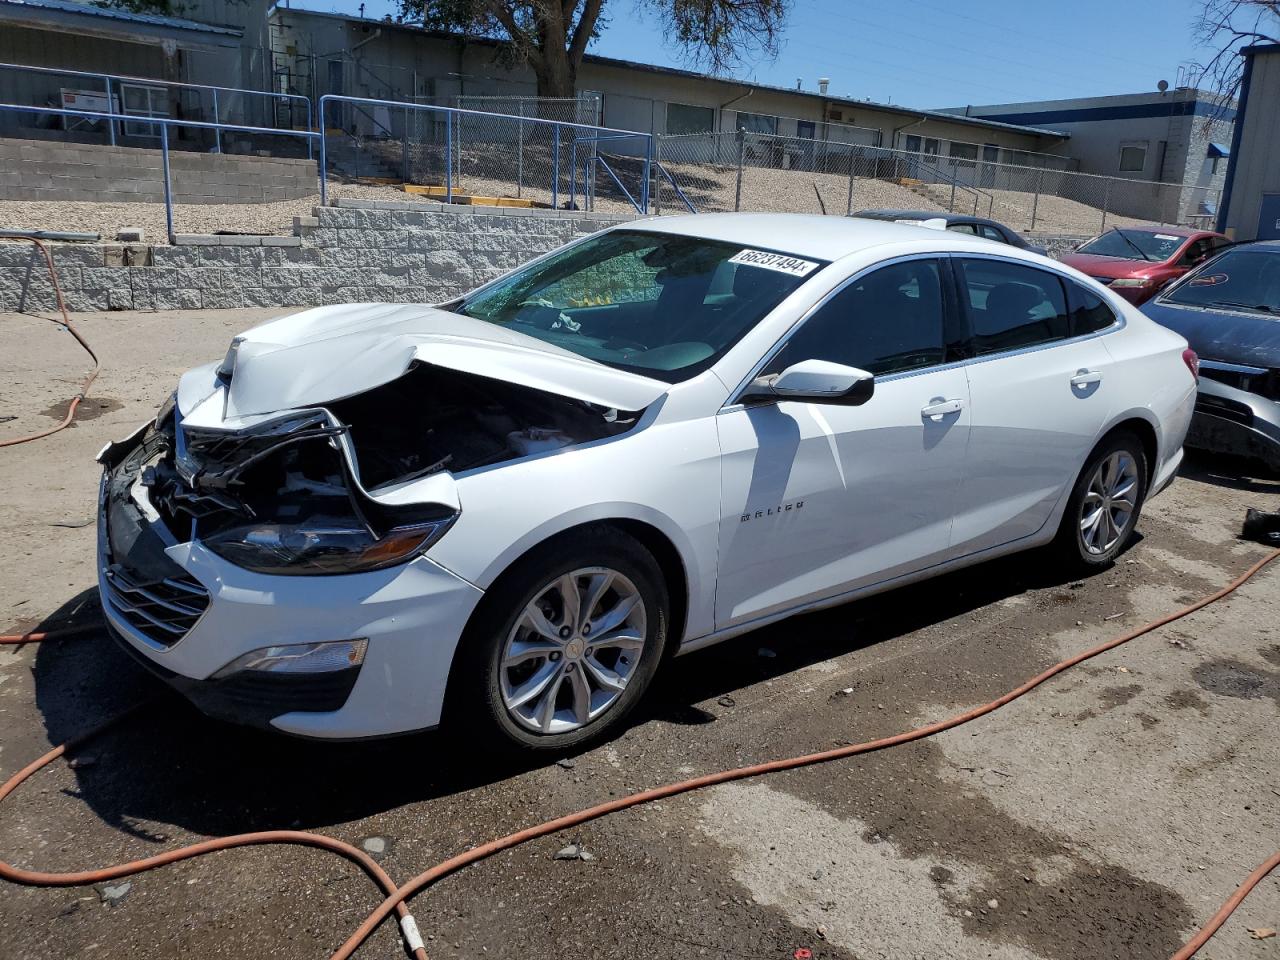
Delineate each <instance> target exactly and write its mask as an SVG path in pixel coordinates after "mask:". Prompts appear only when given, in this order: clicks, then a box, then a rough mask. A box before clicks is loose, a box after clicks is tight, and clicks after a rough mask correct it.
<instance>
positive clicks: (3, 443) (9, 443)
mask: <svg viewBox="0 0 1280 960" xmlns="http://www.w3.org/2000/svg"><path fill="white" fill-rule="evenodd" d="M6 239H11V240H27V241H30V242H31V243H34V244H35V245H36V246H37V247H39V248H40V252H41V253H43V254H44V262H45V265H46V266H47V267H48V268H49V282H50V283H52V284H53V295H54V298H55V299H56V300H57V303H58V311H59V312H60V313H61V314H62V319H61V320H54V319H52V318H50V317H45V318H44V319H46V320H48V321H49V322H50V323H60V324H62V325H63V326H64V327H66V328H67V332H68V333H70V334H71V335H72V336H73V337H75V338H76V341H77V342H78V343H79V344H80V346H82V347H84V349H85V352H86V353H88V354H89V356H90V357H92V358H93V369H92V370H90V371H89V375H88V376H87V377H85V378H84V383H83V384H81V386H80V392H79V393H77V394H76V395H75V396H74V397H72V398H71V403H70V404H69V405H68V407H67V415H66V416H65V417H63V418H62V422H61V423H59V424H58V425H57V426H54V427H50V428H49V429H48V430H41V431H40V432H39V433H29V434H27V435H26V436H25V437H12V438H10V439H7V440H0V447H14V446H17V445H18V444H20V443H30V442H31V441H32V440H39V439H40V438H41V437H47V436H49V435H50V434H54V433H57V432H58V431H59V430H64V429H66V428H67V427H69V426H71V421H72V420H73V419H75V415H76V408H77V407H79V406H80V402H81V401H82V400H84V398H85V394H87V393H88V392H89V385H90V384H92V383H93V381H94V380H95V379H97V377H98V371H99V370H101V369H102V362H101V361H100V360H99V359H98V355H97V354H96V353H94V352H93V347H91V346H89V341H88V340H86V339H85V338H84V337H82V336H81V335H80V331H79V330H77V329H76V328H75V326H74V325H73V324H72V323H71V315H70V314H69V313H67V305H66V303H65V302H63V299H62V287H61V286H59V285H58V271H57V270H56V269H54V266H53V256H52V254H50V253H49V248H48V247H47V246H45V245H44V243H43V242H42V241H40V240H38V239H36V238H35V237H9V238H6Z"/></svg>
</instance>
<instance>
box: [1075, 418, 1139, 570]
mask: <svg viewBox="0 0 1280 960" xmlns="http://www.w3.org/2000/svg"><path fill="white" fill-rule="evenodd" d="M1146 495H1147V459H1146V454H1145V453H1144V452H1143V447H1142V441H1141V440H1140V439H1138V437H1137V435H1136V434H1134V433H1131V432H1130V431H1128V430H1120V431H1117V432H1116V433H1113V434H1111V435H1110V436H1108V437H1106V438H1105V439H1104V440H1103V441H1102V443H1100V444H1098V446H1097V448H1096V449H1095V450H1094V451H1093V453H1092V454H1090V455H1089V459H1088V460H1087V461H1086V462H1085V465H1084V469H1083V470H1081V471H1080V476H1079V477H1078V478H1077V479H1076V484H1075V487H1074V488H1073V489H1072V491H1071V497H1070V499H1069V500H1068V501H1067V508H1066V510H1065V511H1064V512H1063V514H1062V524H1061V525H1060V526H1059V528H1058V536H1057V539H1056V540H1055V541H1054V550H1055V551H1056V553H1057V554H1058V556H1059V557H1060V558H1061V560H1062V561H1063V562H1064V563H1065V564H1066V565H1067V566H1068V567H1069V568H1071V569H1073V570H1076V571H1080V572H1086V573H1087V572H1090V571H1094V570H1100V569H1102V568H1104V567H1107V566H1110V565H1111V564H1112V563H1113V562H1114V561H1115V558H1116V557H1117V556H1119V555H1120V553H1121V552H1123V551H1124V549H1125V548H1126V547H1128V545H1129V544H1130V543H1131V542H1132V540H1133V535H1134V531H1135V530H1136V529H1137V525H1138V517H1139V516H1140V515H1141V513H1142V504H1143V501H1144V500H1145V499H1146Z"/></svg>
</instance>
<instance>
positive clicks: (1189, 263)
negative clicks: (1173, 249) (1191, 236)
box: [1178, 237, 1209, 267]
mask: <svg viewBox="0 0 1280 960" xmlns="http://www.w3.org/2000/svg"><path fill="white" fill-rule="evenodd" d="M1208 255H1209V241H1208V239H1207V238H1204V237H1202V238H1201V239H1199V240H1194V241H1192V242H1191V243H1189V244H1187V249H1186V252H1184V253H1183V254H1182V257H1181V259H1179V260H1178V266H1180V267H1194V266H1195V265H1196V264H1197V263H1200V262H1201V261H1202V260H1204V259H1206V258H1207V257H1208Z"/></svg>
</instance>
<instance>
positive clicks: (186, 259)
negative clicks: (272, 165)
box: [0, 200, 632, 312]
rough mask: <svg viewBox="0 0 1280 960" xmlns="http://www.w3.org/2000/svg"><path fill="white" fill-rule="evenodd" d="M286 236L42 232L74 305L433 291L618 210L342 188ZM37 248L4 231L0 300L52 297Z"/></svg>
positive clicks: (441, 292) (18, 307)
mask: <svg viewBox="0 0 1280 960" xmlns="http://www.w3.org/2000/svg"><path fill="white" fill-rule="evenodd" d="M313 213H314V216H312V217H305V218H302V217H300V218H298V222H297V223H296V225H295V233H297V234H298V235H297V236H293V237H247V236H198V235H184V234H180V235H179V236H178V237H177V238H176V239H177V241H178V242H177V243H176V244H175V245H174V246H144V245H127V244H69V243H63V244H50V248H51V249H52V251H53V255H54V262H55V264H56V266H57V271H58V283H59V286H60V287H61V288H62V292H63V296H64V298H65V300H66V303H67V307H68V309H70V310H73V311H97V310H186V309H209V308H235V307H279V306H298V307H304V306H318V305H322V304H333V303H355V302H392V303H438V302H440V301H443V300H447V299H449V298H451V297H453V296H456V295H457V294H460V293H463V292H465V291H467V290H470V289H472V288H474V287H477V286H479V285H480V284H481V283H484V282H485V281H487V280H490V279H492V278H493V277H495V276H497V275H498V274H501V273H503V272H505V271H507V270H510V269H512V268H514V267H517V266H519V265H520V264H522V263H525V262H527V261H528V260H531V259H533V258H534V257H536V256H539V255H541V254H543V253H546V252H548V251H550V250H553V249H555V248H556V247H559V246H562V245H563V244H565V243H568V242H569V241H571V240H574V239H576V238H578V237H582V236H586V235H587V234H590V233H594V232H595V231H597V230H601V229H604V228H605V227H608V226H612V225H613V224H615V223H618V222H621V221H625V220H629V219H632V218H630V217H625V216H612V215H605V214H587V213H580V212H574V211H555V210H524V209H516V208H510V209H508V208H484V207H464V206H446V205H444V204H436V203H419V202H404V203H399V202H389V201H373V202H360V201H352V200H340V201H338V205H337V206H333V207H316V208H315V209H314V211H313ZM54 306H55V304H54V297H53V289H52V287H51V285H50V283H49V280H48V274H47V271H46V268H45V264H44V259H43V258H42V257H41V256H40V254H39V252H38V251H37V250H36V249H35V247H34V246H33V245H31V244H28V243H20V242H13V241H4V240H0V312H6V311H27V310H50V309H53V308H54Z"/></svg>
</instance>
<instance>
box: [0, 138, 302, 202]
mask: <svg viewBox="0 0 1280 960" xmlns="http://www.w3.org/2000/svg"><path fill="white" fill-rule="evenodd" d="M169 168H170V171H171V177H170V180H171V183H172V184H173V190H174V199H175V200H176V201H177V202H179V203H262V202H264V201H270V200H296V199H298V198H300V197H309V196H314V195H315V194H316V193H318V192H319V184H318V180H317V177H318V173H317V168H316V162H315V161H314V160H297V159H290V158H283V157H255V156H246V155H240V154H229V153H192V152H189V151H179V150H175V151H172V152H171V153H170V154H169ZM0 199H3V200H80V201H98V202H101V203H107V202H111V201H117V202H126V203H132V202H137V201H151V202H156V203H160V202H163V200H164V173H163V162H162V160H161V156H160V151H159V150H147V149H142V148H138V147H109V146H102V145H100V144H76V143H52V142H48V141H43V142H38V141H37V142H33V141H31V140H13V139H7V138H0Z"/></svg>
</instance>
